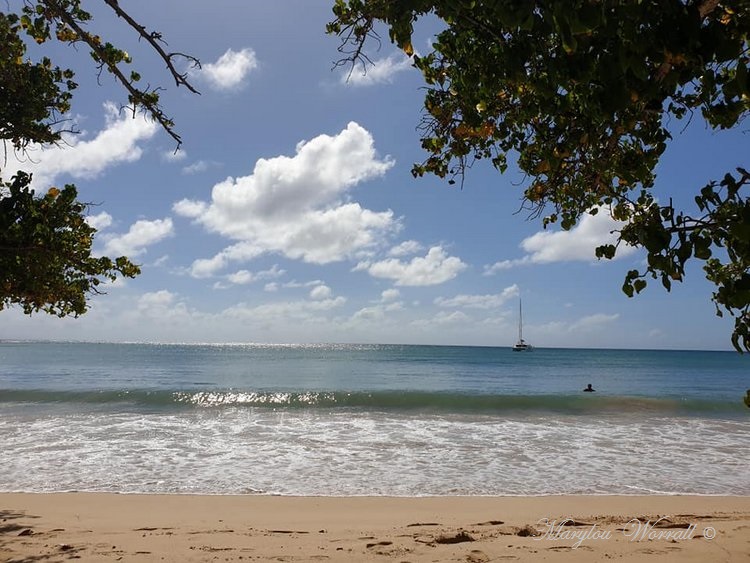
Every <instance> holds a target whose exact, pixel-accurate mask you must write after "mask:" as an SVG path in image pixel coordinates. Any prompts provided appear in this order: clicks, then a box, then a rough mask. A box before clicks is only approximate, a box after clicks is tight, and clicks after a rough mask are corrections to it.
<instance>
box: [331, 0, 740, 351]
mask: <svg viewBox="0 0 750 563" xmlns="http://www.w3.org/2000/svg"><path fill="white" fill-rule="evenodd" d="M333 12H334V15H335V19H334V20H333V21H332V22H330V23H329V24H328V32H329V33H333V34H338V35H339V36H340V37H341V38H342V44H341V46H340V48H339V50H340V51H341V52H342V54H343V56H344V58H343V59H342V60H341V61H339V62H340V63H347V62H348V63H351V64H360V63H361V64H367V63H368V61H369V59H368V58H367V55H366V53H365V46H366V43H367V41H368V40H369V39H372V38H377V33H376V25H378V24H384V25H385V26H387V28H388V32H389V36H390V39H391V41H393V42H394V43H395V44H396V45H397V46H398V47H399V48H400V49H402V50H403V51H404V53H406V54H407V55H409V56H411V57H413V61H414V66H415V67H416V68H417V69H419V70H420V71H421V73H422V75H423V78H424V81H425V83H426V95H425V100H424V112H423V117H422V121H421V123H420V133H421V136H422V139H421V144H422V147H423V148H424V149H425V151H426V152H427V158H426V159H425V160H424V161H423V162H422V163H418V164H415V165H414V167H413V169H412V173H413V174H414V176H422V175H424V174H426V173H430V174H435V175H437V176H439V177H441V178H448V179H449V183H455V181H456V178H459V179H460V180H461V181H462V180H463V175H464V173H465V171H466V169H467V167H469V166H471V164H472V163H473V162H474V161H475V160H479V159H489V160H490V161H491V162H492V164H493V166H495V167H496V168H497V169H498V170H499V171H501V172H502V171H505V169H506V167H507V163H508V158H509V157H510V156H511V155H517V161H518V162H517V163H518V166H519V167H520V169H521V170H522V171H523V172H524V173H525V174H527V176H528V178H529V182H528V184H527V186H526V188H525V192H524V203H523V207H524V208H526V209H528V210H529V211H530V212H531V214H532V216H535V217H539V216H543V222H544V225H545V226H547V225H549V224H551V223H556V222H559V223H560V226H561V227H562V228H563V229H570V228H572V227H573V226H574V225H575V224H576V222H577V221H578V220H579V218H580V217H581V215H582V214H584V213H590V214H596V213H598V212H603V211H606V212H609V213H610V214H611V216H612V217H613V218H614V219H617V220H620V221H624V222H626V226H625V227H624V228H623V229H622V230H621V231H619V232H618V236H619V239H618V243H617V245H605V246H601V247H599V248H598V249H597V250H596V255H597V256H598V257H599V258H613V257H614V256H615V254H616V252H617V247H618V246H619V245H620V244H630V245H635V246H639V247H643V248H644V249H645V250H646V252H647V266H646V267H645V269H644V270H643V271H640V270H631V271H630V272H628V273H627V276H626V278H625V283H624V285H623V291H624V292H625V293H626V294H627V295H628V296H633V294H634V293H639V292H640V291H642V290H643V289H644V288H645V287H646V285H647V279H648V278H651V279H658V280H660V281H661V283H662V284H663V286H664V287H665V288H666V289H667V290H669V289H670V288H671V284H672V282H673V281H681V280H682V279H683V277H684V275H685V265H686V263H687V262H688V260H690V259H697V260H700V261H703V262H704V270H705V272H706V277H707V278H708V279H709V280H710V281H711V282H712V283H714V284H715V286H716V289H715V291H714V293H713V301H714V303H715V306H716V312H717V314H718V315H720V316H721V315H722V314H723V313H724V312H727V313H729V314H731V315H732V316H733V317H734V318H735V326H734V331H733V334H732V343H733V345H734V347H735V348H736V349H737V350H739V351H742V349H743V348H744V349H745V350H750V201H749V200H748V196H747V192H748V184H750V174H748V172H747V171H746V170H745V169H744V168H741V166H742V165H743V164H744V163H737V166H738V168H737V169H736V170H732V171H727V174H726V175H725V176H724V177H723V178H720V179H716V180H715V181H712V182H710V183H709V184H708V185H706V186H705V187H701V186H697V187H696V192H697V194H696V196H695V203H696V206H697V209H696V210H692V211H691V210H679V209H675V207H673V204H672V202H671V200H670V201H669V202H668V203H664V202H659V201H657V200H656V199H655V198H654V196H653V194H652V190H651V188H652V187H653V186H654V182H655V172H654V171H655V167H656V165H657V163H658V162H659V159H660V157H661V156H662V154H663V153H664V151H665V149H666V147H667V144H668V143H669V141H670V140H671V138H672V135H671V133H670V125H674V124H675V123H677V122H679V120H682V119H698V116H699V115H700V116H702V118H703V120H704V121H705V123H706V124H708V126H709V127H711V128H716V129H728V128H734V127H738V126H740V124H741V122H742V120H743V118H745V117H746V116H747V114H748V110H749V109H750V76H749V75H750V70H748V66H749V65H750V52H749V50H748V35H749V34H750V2H748V1H747V0H728V1H722V2H719V1H718V0H649V1H643V2H634V1H632V0H549V1H544V2H542V1H540V0H457V1H456V0H438V1H436V0H408V1H402V2H391V1H388V0H336V2H335V5H334V7H333ZM426 16H430V17H437V18H439V19H440V20H441V22H442V24H443V28H442V29H443V30H442V31H441V32H440V33H438V34H437V35H436V36H435V38H434V41H433V44H432V51H431V52H429V53H427V54H424V55H420V54H417V53H416V52H415V50H414V47H413V46H412V36H413V30H414V24H415V23H416V22H417V21H418V20H419V19H420V18H423V17H426ZM550 208H551V211H550Z"/></svg>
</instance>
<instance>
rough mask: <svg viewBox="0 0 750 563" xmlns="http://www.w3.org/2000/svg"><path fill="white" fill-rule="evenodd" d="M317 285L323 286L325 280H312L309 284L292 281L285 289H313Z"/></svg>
mask: <svg viewBox="0 0 750 563" xmlns="http://www.w3.org/2000/svg"><path fill="white" fill-rule="evenodd" d="M316 285H323V280H311V281H307V282H298V281H297V280H292V281H290V282H286V283H285V284H284V286H283V287H286V288H298V287H313V286H316Z"/></svg>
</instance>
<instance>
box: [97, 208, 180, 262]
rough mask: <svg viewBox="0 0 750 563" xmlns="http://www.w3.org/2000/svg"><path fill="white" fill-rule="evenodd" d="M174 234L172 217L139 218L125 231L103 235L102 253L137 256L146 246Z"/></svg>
mask: <svg viewBox="0 0 750 563" xmlns="http://www.w3.org/2000/svg"><path fill="white" fill-rule="evenodd" d="M173 234H174V228H173V225H172V219H170V218H169V217H167V218H165V219H156V220H154V221H146V220H140V221H136V222H135V223H133V224H132V225H131V226H130V229H128V232H127V233H124V234H121V235H117V234H111V235H106V236H105V237H104V241H105V243H104V253H105V254H108V255H115V256H120V255H125V256H129V257H133V256H138V255H140V254H143V253H144V252H146V247H147V246H150V245H152V244H155V243H157V242H159V241H161V240H163V239H165V238H167V237H169V236H172V235H173Z"/></svg>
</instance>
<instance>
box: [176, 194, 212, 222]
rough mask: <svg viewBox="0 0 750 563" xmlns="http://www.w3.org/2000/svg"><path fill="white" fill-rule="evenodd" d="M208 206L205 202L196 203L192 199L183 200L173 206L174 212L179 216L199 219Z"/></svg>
mask: <svg viewBox="0 0 750 563" xmlns="http://www.w3.org/2000/svg"><path fill="white" fill-rule="evenodd" d="M207 207H208V206H207V205H206V203H205V202H203V201H195V200H192V199H187V198H186V199H181V200H180V201H177V202H175V203H174V204H173V205H172V211H174V212H175V213H177V215H182V216H183V217H190V218H195V217H199V216H200V215H201V214H202V213H204V212H205V211H206V209H207Z"/></svg>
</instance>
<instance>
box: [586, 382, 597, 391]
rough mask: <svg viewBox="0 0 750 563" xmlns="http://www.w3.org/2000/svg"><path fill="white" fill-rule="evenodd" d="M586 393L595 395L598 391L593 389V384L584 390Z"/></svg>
mask: <svg viewBox="0 0 750 563" xmlns="http://www.w3.org/2000/svg"><path fill="white" fill-rule="evenodd" d="M584 391H585V392H586V393H593V392H594V391H596V389H594V388H593V387H592V386H591V383H589V386H588V387H586V389H584Z"/></svg>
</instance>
